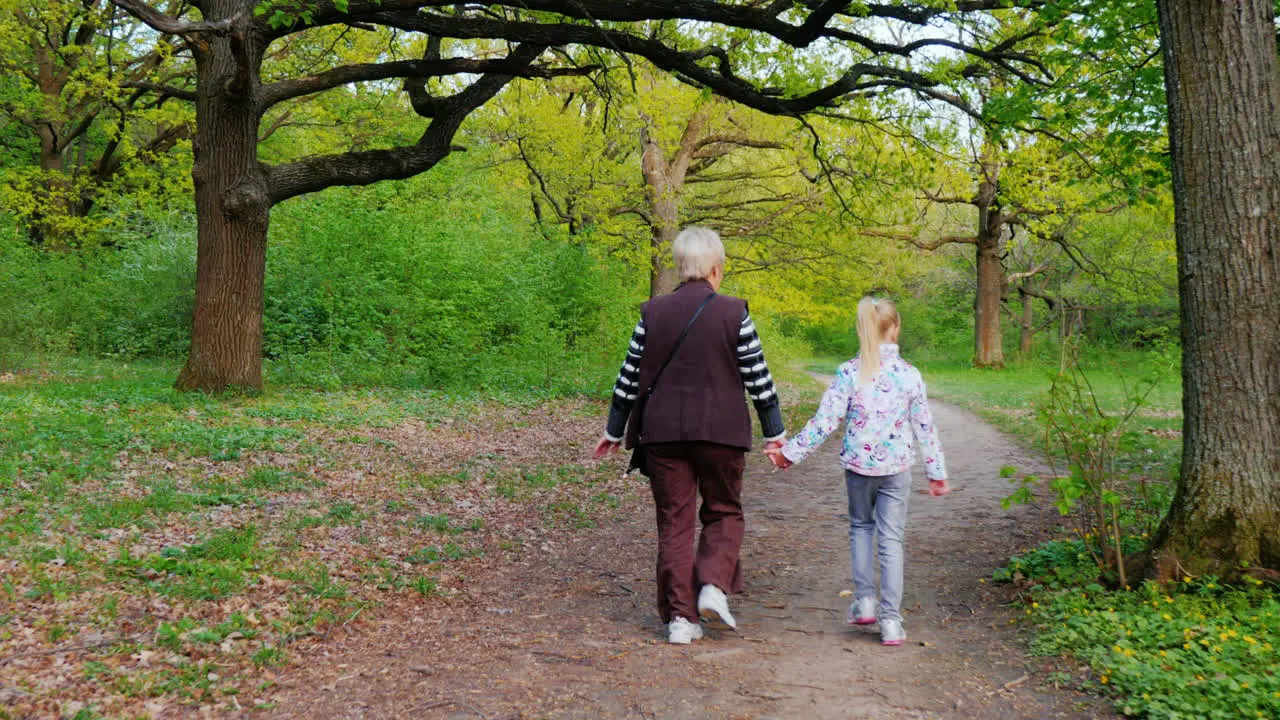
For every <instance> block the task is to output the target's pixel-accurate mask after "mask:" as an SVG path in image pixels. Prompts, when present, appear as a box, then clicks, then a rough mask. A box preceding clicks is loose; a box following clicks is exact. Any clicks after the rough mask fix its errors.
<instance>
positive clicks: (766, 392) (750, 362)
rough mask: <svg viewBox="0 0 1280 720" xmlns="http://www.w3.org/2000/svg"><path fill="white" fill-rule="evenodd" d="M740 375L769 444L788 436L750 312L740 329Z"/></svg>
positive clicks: (746, 314) (744, 317)
mask: <svg viewBox="0 0 1280 720" xmlns="http://www.w3.org/2000/svg"><path fill="white" fill-rule="evenodd" d="M738 373H739V374H741V375H742V384H743V385H744V386H746V388H747V394H748V395H749V396H750V397H751V402H752V404H754V405H755V407H756V414H757V415H759V416H760V429H761V431H762V432H763V433H764V439H765V442H769V441H771V440H781V439H782V438H783V437H784V436H785V435H786V429H785V428H784V426H783V424H782V407H781V405H780V404H779V402H778V391H777V388H775V387H774V384H773V375H772V374H771V373H770V372H769V364H768V363H766V362H765V359H764V348H762V347H761V346H760V334H759V333H757V332H756V324H755V323H754V322H752V321H751V313H749V312H744V313H743V314H742V326H741V327H740V328H739V329H738Z"/></svg>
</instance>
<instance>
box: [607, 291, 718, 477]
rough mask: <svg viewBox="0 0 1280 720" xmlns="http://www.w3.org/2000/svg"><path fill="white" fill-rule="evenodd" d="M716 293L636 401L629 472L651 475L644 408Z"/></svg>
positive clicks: (687, 326) (701, 306)
mask: <svg viewBox="0 0 1280 720" xmlns="http://www.w3.org/2000/svg"><path fill="white" fill-rule="evenodd" d="M715 296H716V294H715V293H711V294H710V295H708V296H707V297H706V298H705V299H704V300H703V301H702V302H701V303H700V304H699V305H698V309H697V310H694V311H693V317H691V318H689V322H688V323H686V324H685V326H684V331H683V332H681V333H680V337H679V338H678V339H676V344H675V346H674V347H672V348H671V354H670V355H667V359H666V360H663V361H662V365H661V366H660V367H659V368H658V372H656V373H654V376H653V380H650V381H649V387H647V388H645V391H644V393H643V394H642V395H641V396H640V399H639V400H637V401H636V404H635V406H634V407H633V408H632V410H631V413H632V418H633V419H634V420H635V424H636V446H635V448H633V449H632V451H631V464H630V465H629V466H628V467H627V472H632V471H635V470H639V471H640V472H641V473H642V474H643V475H645V476H648V475H649V467H648V463H647V462H646V459H647V458H646V457H645V452H644V445H642V444H640V440H641V436H642V435H643V434H644V408H645V405H647V404H648V402H649V398H650V397H652V396H653V391H654V390H655V389H656V388H657V387H658V380H659V379H661V378H662V373H664V372H666V370H667V366H668V365H670V364H671V361H672V360H673V359H674V358H675V356H676V353H677V352H679V351H680V346H681V345H683V344H684V339H685V338H686V337H688V336H689V330H690V329H691V328H693V324H694V323H695V322H697V321H698V316H699V315H701V314H702V311H703V310H705V309H706V308H707V305H710V304H711V300H712V298H714V297H715Z"/></svg>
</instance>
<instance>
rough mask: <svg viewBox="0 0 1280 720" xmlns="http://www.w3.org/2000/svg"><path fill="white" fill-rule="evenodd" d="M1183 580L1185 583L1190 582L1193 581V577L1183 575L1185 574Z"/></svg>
mask: <svg viewBox="0 0 1280 720" xmlns="http://www.w3.org/2000/svg"><path fill="white" fill-rule="evenodd" d="M1182 582H1184V583H1189V582H1191V578H1190V577H1188V576H1186V575H1183V576H1182Z"/></svg>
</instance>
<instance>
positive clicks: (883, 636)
mask: <svg viewBox="0 0 1280 720" xmlns="http://www.w3.org/2000/svg"><path fill="white" fill-rule="evenodd" d="M906 639H907V631H906V630H904V629H902V621H901V620H881V621H880V644H881V645H890V646H896V645H901V644H902V643H903V641H904V640H906Z"/></svg>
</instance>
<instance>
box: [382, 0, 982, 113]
mask: <svg viewBox="0 0 1280 720" xmlns="http://www.w3.org/2000/svg"><path fill="white" fill-rule="evenodd" d="M370 19H371V20H372V21H374V22H377V23H379V24H383V25H387V26H390V27H394V28H398V29H401V30H407V31H413V32H423V33H428V34H431V35H439V36H443V37H452V38H458V39H464V40H465V39H485V38H488V39H500V40H509V41H512V42H522V43H536V44H540V45H547V46H553V45H585V46H595V47H600V48H604V49H608V50H613V51H616V52H621V53H626V54H630V55H638V56H640V57H643V58H645V59H647V60H649V61H650V62H652V63H653V64H654V65H656V66H658V67H659V68H661V69H663V70H666V71H668V72H672V73H674V74H675V75H676V76H677V77H678V78H680V79H681V80H683V81H685V82H687V83H691V84H693V85H695V86H697V87H703V88H709V89H711V90H713V91H714V92H715V93H716V94H718V95H721V96H723V97H725V98H727V99H730V100H734V101H736V102H738V103H741V104H743V105H746V106H748V107H752V108H755V109H757V110H760V111H762V112H766V113H770V114H773V115H792V116H799V115H803V114H805V113H809V112H812V111H814V110H817V109H819V108H823V107H831V106H834V105H837V104H839V102H840V101H841V99H843V98H844V97H846V96H847V95H849V94H851V93H854V92H857V91H859V90H864V89H868V88H872V87H896V88H909V89H912V90H914V91H916V92H920V93H922V94H925V95H927V96H929V97H933V98H935V99H940V100H943V101H945V102H950V103H952V104H953V105H955V106H956V107H958V108H960V109H961V110H962V111H964V112H967V113H973V112H974V111H973V109H972V108H971V107H969V106H968V104H967V103H966V102H965V101H964V100H963V98H959V97H957V96H952V95H948V94H947V93H943V92H941V91H939V90H937V89H936V88H937V86H939V85H940V84H941V81H939V80H936V79H934V78H931V77H929V76H927V75H924V74H922V73H918V72H914V71H911V70H904V69H901V68H896V67H889V66H883V65H878V64H875V63H867V62H860V63H855V64H854V65H852V66H850V67H849V68H848V69H847V70H846V71H845V73H844V74H843V75H842V76H841V77H840V78H839V79H837V80H835V81H834V82H832V83H831V84H829V85H827V86H825V87H822V88H818V89H816V90H813V91H811V92H808V93H804V94H801V95H796V96H792V97H780V96H779V95H777V94H776V93H775V92H772V91H770V90H768V89H767V88H763V89H762V88H758V87H756V86H754V85H753V84H752V83H750V82H748V81H746V80H744V79H742V78H740V77H738V76H737V75H735V74H734V72H733V69H732V67H731V65H730V63H729V57H728V53H727V52H726V51H725V50H723V49H721V48H717V47H705V48H702V49H699V50H691V51H682V50H678V49H675V48H673V47H670V46H668V45H666V44H664V43H662V42H660V41H657V40H652V39H649V38H646V37H640V36H637V35H633V34H631V33H628V32H623V31H620V30H610V29H605V28H600V27H592V26H589V25H571V24H554V23H536V22H514V21H505V20H492V19H488V18H480V17H459V16H451V15H440V14H435V13H426V12H422V13H374V14H372V15H371V16H370ZM709 58H711V59H715V60H716V61H717V62H716V63H715V68H714V69H712V68H710V67H707V66H705V65H704V64H702V61H704V60H706V59H709Z"/></svg>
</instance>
